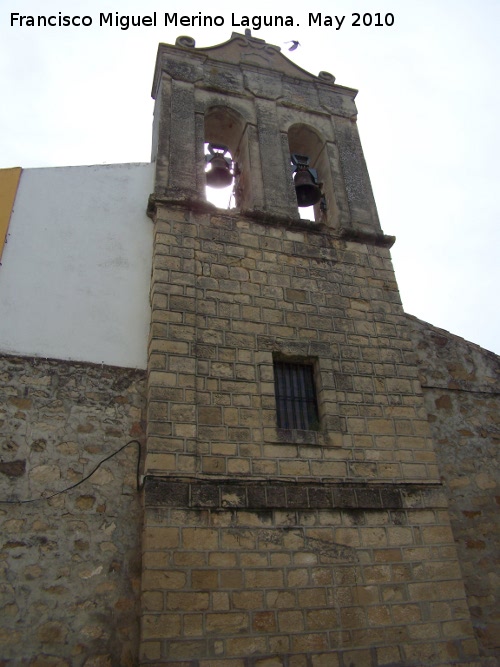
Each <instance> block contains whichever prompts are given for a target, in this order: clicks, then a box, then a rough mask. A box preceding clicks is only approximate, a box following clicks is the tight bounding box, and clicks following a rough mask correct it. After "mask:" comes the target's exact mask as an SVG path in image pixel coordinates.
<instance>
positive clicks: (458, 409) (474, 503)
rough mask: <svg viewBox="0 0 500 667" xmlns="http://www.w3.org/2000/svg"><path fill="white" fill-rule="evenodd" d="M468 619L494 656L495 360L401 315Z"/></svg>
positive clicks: (498, 480)
mask: <svg viewBox="0 0 500 667" xmlns="http://www.w3.org/2000/svg"><path fill="white" fill-rule="evenodd" d="M408 321H409V323H410V326H411V327H412V339H413V341H414V345H415V349H416V352H417V355H418V366H419V375H420V382H421V384H422V387H423V389H424V399H425V405H426V408H427V411H428V414H429V422H430V425H431V431H432V434H433V436H434V439H435V442H436V452H437V455H438V460H439V466H440V471H441V475H442V478H443V480H444V482H445V485H446V492H447V495H448V498H449V502H450V515H451V523H452V527H453V534H454V537H455V541H456V544H457V547H458V554H459V558H460V564H461V567H462V572H463V575H464V581H465V587H466V591H467V597H468V602H469V607H470V611H471V616H472V622H473V625H474V629H475V631H476V636H477V638H478V640H479V643H480V646H481V649H482V652H483V653H484V654H485V655H495V654H496V655H498V654H499V653H500V571H499V561H498V554H499V553H500V544H499V538H498V536H499V529H500V518H499V517H500V514H499V504H500V475H499V463H498V448H499V445H500V358H499V357H498V356H497V355H495V354H493V353H492V352H488V351H486V350H483V349H482V348H480V347H479V346H477V345H474V344H472V343H469V342H468V341H465V340H463V339H462V338H458V337H457V336H453V335H452V334H450V333H448V332H447V331H443V330H442V329H437V328H436V327H433V326H431V325H430V324H427V323H426V322H422V321H420V320H417V319H416V318H413V317H409V318H408Z"/></svg>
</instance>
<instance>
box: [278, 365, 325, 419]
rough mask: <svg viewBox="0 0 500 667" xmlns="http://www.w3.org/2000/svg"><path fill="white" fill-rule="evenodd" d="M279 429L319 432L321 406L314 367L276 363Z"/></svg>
mask: <svg viewBox="0 0 500 667" xmlns="http://www.w3.org/2000/svg"><path fill="white" fill-rule="evenodd" d="M274 392H275V396H276V408H277V412H278V415H277V416H278V428H286V429H301V430H305V431H317V430H318V427H319V417H318V404H317V401H316V390H315V387H314V369H313V367H312V365H311V364H299V363H288V362H284V361H275V362H274Z"/></svg>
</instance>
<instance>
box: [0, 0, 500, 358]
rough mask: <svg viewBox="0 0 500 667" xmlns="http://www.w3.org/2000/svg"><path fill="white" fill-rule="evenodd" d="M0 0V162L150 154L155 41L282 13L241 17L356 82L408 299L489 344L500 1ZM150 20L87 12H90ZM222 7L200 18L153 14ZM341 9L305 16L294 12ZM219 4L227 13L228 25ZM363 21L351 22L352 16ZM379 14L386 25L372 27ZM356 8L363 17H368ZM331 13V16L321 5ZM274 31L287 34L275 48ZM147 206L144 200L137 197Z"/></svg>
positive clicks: (215, 33)
mask: <svg viewBox="0 0 500 667" xmlns="http://www.w3.org/2000/svg"><path fill="white" fill-rule="evenodd" d="M238 6H240V7H241V9H240V10H238V11H235V7H236V3H229V2H220V1H218V2H213V3H207V2H201V1H193V0H185V1H184V2H182V3H181V2H179V3H173V2H170V3H168V2H167V3H165V2H160V0H141V2H138V1H132V0H107V1H106V2H105V0H102V2H97V1H96V0H86V1H85V2H81V1H79V0H65V1H63V0H59V1H58V2H55V1H53V0H45V1H44V2H43V3H41V2H39V1H35V0H26V1H24V2H19V1H16V0H0V93H1V102H0V168H1V167H13V166H21V167H24V168H28V167H46V166H63V165H79V164H103V163H117V162H146V161H149V159H150V145H151V121H152V112H153V102H152V100H151V83H152V77H153V68H154V63H155V57H156V49H157V45H158V42H168V43H174V42H175V39H176V37H177V36H178V35H190V36H191V37H194V38H195V39H196V45H197V46H200V47H201V46H212V45H214V44H218V43H221V42H224V41H226V40H227V39H229V37H230V36H231V33H232V32H233V31H235V32H244V30H245V26H244V25H243V22H244V17H245V16H248V17H250V19H251V17H253V16H255V17H260V16H266V17H269V16H284V17H286V16H291V17H292V19H293V21H294V24H295V25H294V26H293V27H284V28H280V27H262V28H261V29H260V30H256V29H252V34H253V36H255V37H259V38H261V39H265V40H266V41H267V42H269V43H271V44H275V45H277V46H280V47H281V48H282V49H283V50H284V53H285V54H286V55H287V56H289V57H290V59H291V60H293V61H294V62H296V63H297V64H298V65H300V66H301V67H303V68H304V69H306V70H308V71H310V72H312V73H313V74H318V72H319V71H321V70H326V71H329V72H331V73H332V74H334V75H335V77H336V80H337V83H339V84H341V85H346V86H350V87H353V88H357V89H359V91H360V92H359V94H358V97H357V100H356V102H357V106H358V111H359V116H358V123H359V129H360V133H361V140H362V143H363V148H364V151H365V157H366V161H367V164H368V170H369V172H370V177H371V180H372V185H373V189H374V192H375V199H376V201H377V206H378V210H379V215H380V219H381V223H382V227H383V230H384V232H385V233H386V234H393V235H395V236H396V238H397V240H396V244H395V246H394V247H393V249H392V256H393V260H394V265H395V269H396V277H397V279H398V283H399V287H400V290H401V295H402V299H403V305H404V307H405V310H406V311H407V312H408V313H411V314H413V315H416V316H417V317H420V318H421V319H423V320H426V321H428V322H430V323H432V324H434V325H435V326H438V327H441V328H443V329H446V330H448V331H451V332H452V333H454V334H457V335H459V336H462V337H464V338H467V339H468V340H470V341H472V342H474V343H477V344H479V345H481V346H482V347H485V348H486V349H490V350H493V351H495V352H497V353H500V314H499V307H498V304H499V297H498V292H499V290H500V269H499V266H500V261H499V258H498V257H499V252H500V248H499V246H500V233H499V231H498V227H499V222H500V221H499V217H500V216H499V213H500V203H499V190H500V186H499V183H500V159H499V156H500V129H499V125H500V119H499V110H500V92H499V86H498V70H499V67H500V40H499V38H498V25H499V24H500V2H499V1H498V0H491V1H489V0H476V2H472V1H471V0H459V1H457V0H434V1H431V0H420V1H419V2H405V3H403V2H402V1H401V0H399V2H396V1H395V0H393V1H392V2H391V1H389V0H377V1H375V0H348V1H347V0H339V1H338V2H333V1H332V0H329V1H328V2H327V1H324V0H317V1H316V2H315V1H314V0H312V1H311V2H303V1H300V2H298V1H295V2H284V1H283V0H275V2H273V3H271V2H254V1H252V2H248V3H246V4H241V3H238ZM13 12H17V13H18V14H20V15H23V16H26V15H32V16H34V17H35V19H36V17H37V16H38V15H39V14H42V13H43V15H45V16H49V15H52V16H56V17H57V18H59V13H61V15H62V16H64V15H66V16H69V17H74V16H90V17H91V19H92V25H91V26H89V27H40V28H38V27H24V26H20V25H19V21H16V22H15V25H14V26H11V13H13ZM101 12H102V13H104V14H109V13H110V12H111V13H112V14H113V20H115V19H116V13H117V12H118V14H119V16H127V15H133V16H135V17H137V16H142V17H144V16H152V15H153V12H156V16H157V27H156V28H155V27H146V26H142V27H130V28H129V29H128V30H121V29H120V27H116V26H109V25H103V26H100V25H99V17H100V13H101ZM165 12H168V13H170V14H172V13H174V12H177V14H178V17H179V18H180V16H185V15H190V16H192V15H194V16H198V15H199V12H201V13H202V15H203V16H212V17H215V16H219V17H222V19H223V21H224V25H222V26H220V27H215V28H209V27H201V28H200V27H190V26H189V27H186V26H181V25H179V26H178V27H175V26H168V27H165V25H164V14H165ZM310 12H311V13H313V14H314V15H317V14H318V13H321V14H322V17H323V19H325V17H330V16H331V17H335V16H338V17H339V18H340V17H342V16H345V19H344V21H343V24H342V27H341V28H340V29H339V30H336V29H335V27H328V26H325V25H322V26H321V27H320V26H319V25H317V24H316V25H312V26H309V25H308V23H309V21H308V19H309V13H310ZM233 13H234V23H235V24H239V25H232V23H233V16H232V14H233ZM356 13H359V14H361V21H360V22H361V23H363V15H364V14H371V17H372V25H371V26H363V25H361V26H360V27H355V26H353V25H352V24H353V22H354V21H356V17H355V16H354V14H356ZM378 13H380V22H381V23H386V15H388V16H387V23H390V22H391V16H390V15H393V16H394V24H393V25H392V26H387V25H383V26H375V25H373V24H374V23H375V22H376V21H377V19H378ZM369 21H370V18H369V16H366V17H365V22H369ZM333 22H334V24H335V25H337V22H336V20H335V18H333ZM288 40H299V41H300V44H301V45H300V47H299V48H297V50H295V51H294V52H292V53H288V51H287V48H288V46H289V45H287V44H285V42H286V41H288ZM145 205H146V202H145Z"/></svg>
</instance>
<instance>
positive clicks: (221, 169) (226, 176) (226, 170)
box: [205, 144, 233, 188]
mask: <svg viewBox="0 0 500 667" xmlns="http://www.w3.org/2000/svg"><path fill="white" fill-rule="evenodd" d="M208 150H209V153H210V155H206V156H205V159H206V162H207V164H208V165H209V170H208V171H207V174H206V176H207V185H208V186H209V187H211V188H226V187H227V186H228V185H231V183H232V182H233V174H232V173H231V165H232V160H231V158H229V157H226V152H227V148H226V147H225V146H215V145H214V144H209V145H208ZM215 151H219V152H215Z"/></svg>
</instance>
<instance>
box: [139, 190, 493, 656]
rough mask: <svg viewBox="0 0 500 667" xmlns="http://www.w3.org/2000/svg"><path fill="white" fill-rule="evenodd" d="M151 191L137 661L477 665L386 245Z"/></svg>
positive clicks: (456, 564) (436, 471)
mask: <svg viewBox="0 0 500 667" xmlns="http://www.w3.org/2000/svg"><path fill="white" fill-rule="evenodd" d="M156 204H157V210H156V215H155V218H156V219H155V244H154V253H153V272H152V287H151V299H152V326H151V338H150V346H149V370H148V438H147V456H146V465H145V473H146V487H145V507H146V513H145V525H144V539H143V578H142V586H143V593H142V595H143V597H142V600H143V604H142V642H141V654H140V655H141V661H142V663H141V664H145V665H146V664H154V665H169V666H170V665H179V666H181V665H182V667H187V665H193V666H194V665H197V666H199V667H214V666H215V665H217V667H219V665H222V666H227V667H247V666H248V665H252V667H253V665H255V666H259V667H261V666H262V667H264V666H266V667H271V666H272V667H275V666H276V667H278V666H282V667H292V666H293V667H311V665H314V666H315V667H316V666H319V665H328V667H330V666H331V665H332V666H334V667H335V666H336V665H341V666H342V667H345V666H346V665H351V664H353V665H356V666H357V667H358V666H359V667H361V666H363V667H379V666H381V665H406V666H408V667H410V666H411V667H415V666H416V665H425V667H428V666H429V665H444V664H455V665H459V664H460V665H465V664H468V663H469V662H470V663H471V664H472V663H474V664H477V665H479V664H480V663H479V659H478V649H477V643H476V640H475V638H474V633H473V630H472V625H471V622H470V618H469V611H468V608H467V603H466V598H465V591H464V587H463V583H462V581H461V575H460V569H459V564H458V559H457V554H456V549H455V545H454V541H453V535H452V531H451V527H450V522H449V516H448V511H447V506H446V498H445V496H444V495H443V494H442V493H441V482H440V478H439V471H438V467H437V461H436V456H435V452H434V444H433V441H432V438H431V437H430V432H429V424H428V420H427V411H426V409H425V405H424V399H423V394H422V388H421V385H420V383H419V381H418V375H417V367H416V365H415V354H414V351H413V344H412V341H411V340H410V335H409V329H408V320H407V317H406V315H405V313H404V312H403V309H402V307H401V303H400V300H399V293H398V290H397V285H396V282H395V279H394V274H393V270H392V264H391V260H390V255H389V251H388V249H387V248H386V247H381V246H379V245H377V244H376V243H373V242H372V243H364V242H354V241H346V240H344V239H341V238H339V237H338V236H336V235H335V234H334V233H332V232H331V231H329V230H328V229H325V228H324V227H320V226H319V225H317V224H315V223H308V222H297V223H294V224H293V225H292V224H290V221H281V222H280V221H279V220H277V219H271V220H270V221H269V222H268V223H266V222H265V221H263V220H262V221H261V220H259V221H256V220H255V219H253V218H252V217H251V216H242V215H239V214H238V213H235V214H231V213H230V212H229V213H228V214H227V215H223V214H220V213H218V214H210V213H208V212H203V211H200V210H197V211H196V212H195V211H189V210H188V208H187V207H182V206H179V205H176V204H175V203H174V202H168V201H163V200H161V198H158V200H157V202H156ZM372 241H373V239H372ZM275 358H279V359H282V358H285V359H291V360H295V361H297V360H307V361H308V362H309V363H312V364H313V366H314V374H315V380H316V388H317V395H318V408H319V425H318V428H317V429H316V430H309V431H293V430H285V429H280V428H278V426H277V419H276V402H275V393H274V375H273V360H274V359H275ZM475 660H476V662H474V661H475Z"/></svg>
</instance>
